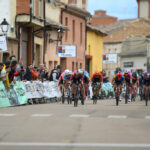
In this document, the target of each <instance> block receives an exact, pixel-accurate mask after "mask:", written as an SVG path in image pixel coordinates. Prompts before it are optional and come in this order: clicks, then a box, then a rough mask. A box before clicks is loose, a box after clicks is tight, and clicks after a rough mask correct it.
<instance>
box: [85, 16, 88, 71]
mask: <svg viewBox="0 0 150 150" xmlns="http://www.w3.org/2000/svg"><path fill="white" fill-rule="evenodd" d="M86 53H87V21H86V19H85V70H86V71H88V69H87V68H86V64H87V59H86Z"/></svg>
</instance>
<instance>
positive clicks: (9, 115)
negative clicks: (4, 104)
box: [0, 114, 15, 117]
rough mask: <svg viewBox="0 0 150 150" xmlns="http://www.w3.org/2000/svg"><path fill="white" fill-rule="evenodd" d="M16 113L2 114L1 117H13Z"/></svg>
mask: <svg viewBox="0 0 150 150" xmlns="http://www.w3.org/2000/svg"><path fill="white" fill-rule="evenodd" d="M13 116H15V114H0V117H13Z"/></svg>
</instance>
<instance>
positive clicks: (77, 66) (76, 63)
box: [76, 62, 78, 70]
mask: <svg viewBox="0 0 150 150" xmlns="http://www.w3.org/2000/svg"><path fill="white" fill-rule="evenodd" d="M76 69H77V70H78V63H77V62H76Z"/></svg>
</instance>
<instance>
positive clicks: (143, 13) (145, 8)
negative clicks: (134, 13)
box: [139, 0, 149, 18]
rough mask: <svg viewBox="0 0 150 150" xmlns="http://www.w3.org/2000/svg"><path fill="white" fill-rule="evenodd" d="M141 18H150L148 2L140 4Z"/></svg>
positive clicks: (144, 1) (145, 0)
mask: <svg viewBox="0 0 150 150" xmlns="http://www.w3.org/2000/svg"><path fill="white" fill-rule="evenodd" d="M139 4H140V7H139V12H140V13H139V15H140V16H139V17H140V18H148V17H149V4H148V1H147V0H142V1H140V2H139Z"/></svg>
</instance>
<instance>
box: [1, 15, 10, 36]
mask: <svg viewBox="0 0 150 150" xmlns="http://www.w3.org/2000/svg"><path fill="white" fill-rule="evenodd" d="M0 27H1V30H2V32H3V33H4V35H5V34H7V32H8V29H9V23H8V22H7V21H6V19H5V18H4V20H3V21H2V22H1V24H0Z"/></svg>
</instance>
